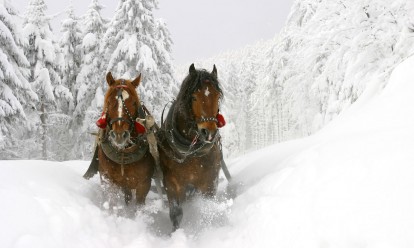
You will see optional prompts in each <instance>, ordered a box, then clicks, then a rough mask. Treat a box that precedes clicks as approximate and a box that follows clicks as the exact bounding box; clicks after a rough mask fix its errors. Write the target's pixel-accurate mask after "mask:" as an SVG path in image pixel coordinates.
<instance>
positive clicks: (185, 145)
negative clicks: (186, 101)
mask: <svg viewBox="0 0 414 248" xmlns="http://www.w3.org/2000/svg"><path fill="white" fill-rule="evenodd" d="M175 104H176V102H175V101H174V102H173V103H172V105H171V108H170V110H169V112H168V115H167V119H166V120H165V122H164V121H162V126H161V130H160V131H159V135H158V137H159V139H161V140H160V141H159V142H158V143H159V144H160V147H161V148H162V150H163V151H164V152H165V153H166V154H167V156H168V157H169V158H170V159H173V160H174V161H176V162H177V163H180V164H181V163H183V162H184V161H185V160H186V158H187V157H189V156H191V157H202V156H204V155H206V154H207V153H208V152H209V151H210V149H211V148H212V147H213V146H214V145H215V144H217V143H218V141H219V140H220V135H219V133H217V134H216V136H215V137H214V139H213V141H212V142H204V141H199V140H198V138H199V133H198V132H197V131H195V130H194V129H190V130H191V131H193V132H196V135H195V137H194V138H193V140H192V141H190V140H188V139H187V138H186V137H184V136H183V135H181V133H180V132H179V131H178V129H177V128H176V125H175V123H174V118H173V112H174V108H175ZM164 110H165V107H164ZM164 110H163V113H162V119H163V116H164ZM208 121H215V122H216V121H217V119H216V118H214V117H209V118H200V119H199V120H197V121H196V122H197V123H200V122H208ZM191 131H190V132H191ZM163 140H166V141H167V143H168V145H169V147H170V148H171V151H170V150H168V149H166V148H165V147H164V146H163V142H162V141H163Z"/></svg>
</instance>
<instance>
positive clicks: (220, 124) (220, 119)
mask: <svg viewBox="0 0 414 248" xmlns="http://www.w3.org/2000/svg"><path fill="white" fill-rule="evenodd" d="M216 118H217V127H218V128H221V127H224V126H225V125H226V120H225V119H224V116H223V115H222V114H217V116H216Z"/></svg>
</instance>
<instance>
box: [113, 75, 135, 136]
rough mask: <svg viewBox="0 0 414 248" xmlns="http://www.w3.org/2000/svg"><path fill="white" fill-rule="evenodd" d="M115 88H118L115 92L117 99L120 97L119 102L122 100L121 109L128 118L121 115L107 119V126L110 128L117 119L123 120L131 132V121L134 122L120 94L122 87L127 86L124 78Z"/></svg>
mask: <svg viewBox="0 0 414 248" xmlns="http://www.w3.org/2000/svg"><path fill="white" fill-rule="evenodd" d="M115 88H116V89H118V92H117V97H118V99H121V102H122V107H123V109H124V110H125V112H126V114H127V116H128V118H127V119H125V118H123V117H118V118H114V119H111V120H110V121H109V127H110V128H111V129H112V124H113V123H115V122H117V121H123V122H127V123H128V124H129V131H130V132H132V126H133V125H132V123H133V122H134V119H133V118H132V116H131V113H130V112H129V110H128V108H127V107H126V105H125V101H124V97H123V96H122V91H123V90H124V89H126V88H128V87H127V86H126V85H125V80H122V83H121V85H117V86H116V87H115Z"/></svg>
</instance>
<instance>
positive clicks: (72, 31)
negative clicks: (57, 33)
mask: <svg viewBox="0 0 414 248" xmlns="http://www.w3.org/2000/svg"><path fill="white" fill-rule="evenodd" d="M67 15H68V16H67V18H66V19H65V20H63V21H62V28H61V39H60V41H59V45H60V48H61V51H62V56H63V58H64V60H63V65H62V84H63V85H64V86H66V87H67V88H68V89H69V90H70V92H71V93H72V95H73V97H74V99H76V96H77V91H78V88H77V87H76V77H77V75H78V74H79V71H80V64H81V39H82V33H81V30H80V27H79V18H77V17H76V16H75V13H74V9H73V6H72V5H71V6H70V7H69V8H68V10H67ZM71 103H74V104H75V103H76V101H71ZM74 108H75V106H69V108H68V109H67V111H65V112H66V113H68V112H69V111H73V110H74Z"/></svg>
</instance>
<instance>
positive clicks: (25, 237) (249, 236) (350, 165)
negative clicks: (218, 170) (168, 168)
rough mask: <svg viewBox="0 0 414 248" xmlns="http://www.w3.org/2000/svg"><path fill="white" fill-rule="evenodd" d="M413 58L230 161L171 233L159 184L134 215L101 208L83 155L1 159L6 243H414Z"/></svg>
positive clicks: (0, 234)
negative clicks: (297, 128) (308, 126)
mask: <svg viewBox="0 0 414 248" xmlns="http://www.w3.org/2000/svg"><path fill="white" fill-rule="evenodd" d="M413 66H414V57H411V58H409V59H408V60H406V61H405V62H403V63H402V64H400V65H399V66H398V67H397V68H396V69H395V70H394V72H393V74H392V75H391V78H390V80H389V82H388V84H387V86H386V87H385V88H384V89H383V90H382V89H381V87H377V86H376V85H378V84H374V83H373V82H375V80H373V81H372V82H367V84H368V86H367V90H366V91H365V93H364V95H362V96H361V98H360V100H358V101H357V102H356V103H355V104H353V105H352V106H351V107H350V108H348V109H347V110H346V112H343V113H342V114H340V115H339V116H338V117H337V118H336V119H335V120H334V121H333V122H331V123H330V124H329V125H327V126H326V127H325V128H324V129H322V130H321V131H320V132H318V133H317V134H316V135H313V136H310V137H308V138H305V139H298V140H294V141H290V142H285V143H279V144H277V145H273V146H269V147H267V148H265V149H262V150H259V151H256V152H253V153H250V154H246V155H245V156H242V157H238V158H235V159H233V160H231V161H228V166H229V169H230V172H231V173H232V175H233V181H232V183H231V184H230V185H227V183H226V181H225V179H223V178H221V180H220V184H219V193H218V195H219V196H218V197H217V199H215V200H207V199H204V200H203V199H200V198H196V199H194V200H193V201H191V202H189V203H188V205H187V206H186V207H185V208H184V219H183V225H182V229H179V230H178V231H177V232H175V233H173V234H171V236H170V235H169V230H170V228H171V224H170V222H169V219H168V210H167V209H166V208H165V207H163V206H162V205H161V202H160V201H159V200H158V199H157V196H156V195H155V194H152V193H151V194H150V196H149V198H148V200H147V206H146V207H145V208H144V209H143V210H141V211H139V212H138V214H137V216H135V217H127V216H126V215H122V214H120V215H116V214H109V213H108V211H106V210H104V208H103V205H104V204H103V200H102V198H101V193H100V192H101V188H100V186H99V179H98V177H95V178H93V179H92V180H91V181H87V180H84V179H83V178H82V177H81V175H82V173H83V172H84V171H85V170H86V167H87V166H88V162H85V161H68V162H62V163H57V162H46V161H0V167H1V168H2V173H1V174H0V198H1V199H2V204H1V205H0V209H1V211H0V219H1V220H2V221H1V223H0V240H2V247H31V248H32V247H42V248H43V247H282V248H283V247H307V248H313V247H315V248H316V247H346V248H347V247H378V248H383V247H399V248H404V247H407V248H408V247H414V235H413V234H414V211H413V209H414V198H413V197H412V196H413V195H414V180H413V178H414V167H413V166H412V164H413V162H412V161H414V152H413V151H412V149H413V147H414V131H413V126H414V110H413V108H412V106H413V105H414V98H413V97H412V92H414V85H413V84H412V78H413V77H414V71H413V70H412V68H413ZM377 83H378V82H377ZM227 186H229V187H228V188H229V194H225V192H226V188H227Z"/></svg>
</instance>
